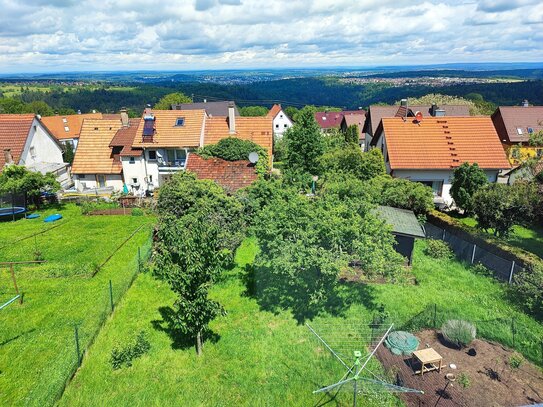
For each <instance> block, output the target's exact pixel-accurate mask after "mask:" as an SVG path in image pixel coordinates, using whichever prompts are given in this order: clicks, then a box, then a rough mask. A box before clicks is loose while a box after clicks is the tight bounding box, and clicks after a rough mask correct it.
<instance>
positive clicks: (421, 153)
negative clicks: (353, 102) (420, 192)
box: [371, 116, 510, 206]
mask: <svg viewBox="0 0 543 407" xmlns="http://www.w3.org/2000/svg"><path fill="white" fill-rule="evenodd" d="M375 134H376V136H375V137H374V138H373V139H372V140H371V148H379V149H380V150H381V151H382V152H383V156H384V160H385V166H386V170H387V173H389V174H390V175H392V176H393V177H397V178H405V179H409V180H411V181H415V182H420V183H422V184H425V185H428V186H430V187H431V188H432V190H433V192H434V197H435V202H436V204H439V205H449V206H450V205H452V204H453V201H452V198H451V196H450V189H451V182H452V176H453V171H454V170H455V168H457V167H459V166H460V165H462V164H463V163H465V162H467V163H470V164H473V163H477V164H478V165H479V167H481V168H482V169H483V170H484V172H485V174H486V176H487V178H488V180H489V181H490V182H496V181H497V179H498V174H499V172H500V171H502V170H506V169H509V168H510V165H509V162H508V160H507V157H506V155H505V152H504V150H503V147H502V145H501V143H500V141H499V139H498V135H497V133H496V130H495V129H494V125H493V124H492V120H491V119H490V117H479V116H477V117H475V116H472V117H446V116H445V117H427V118H422V120H420V121H418V120H416V119H415V118H412V117H407V118H406V117H384V118H382V119H381V124H380V125H379V126H378V127H377V130H376V133H375Z"/></svg>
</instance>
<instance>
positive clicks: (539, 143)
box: [528, 130, 543, 147]
mask: <svg viewBox="0 0 543 407" xmlns="http://www.w3.org/2000/svg"><path fill="white" fill-rule="evenodd" d="M528 144H529V145H530V146H532V147H543V130H540V131H536V132H533V133H532V134H530V137H529V139H528Z"/></svg>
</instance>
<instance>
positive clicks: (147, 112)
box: [143, 104, 153, 119]
mask: <svg viewBox="0 0 543 407" xmlns="http://www.w3.org/2000/svg"><path fill="white" fill-rule="evenodd" d="M152 117H153V111H152V109H151V105H150V104H147V105H146V106H145V110H144V111H143V118H144V119H145V118H152Z"/></svg>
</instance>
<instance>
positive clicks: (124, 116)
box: [121, 107, 130, 127]
mask: <svg viewBox="0 0 543 407" xmlns="http://www.w3.org/2000/svg"><path fill="white" fill-rule="evenodd" d="M121 123H122V124H123V127H129V126H130V121H129V120H128V112H127V110H126V107H123V108H122V109H121Z"/></svg>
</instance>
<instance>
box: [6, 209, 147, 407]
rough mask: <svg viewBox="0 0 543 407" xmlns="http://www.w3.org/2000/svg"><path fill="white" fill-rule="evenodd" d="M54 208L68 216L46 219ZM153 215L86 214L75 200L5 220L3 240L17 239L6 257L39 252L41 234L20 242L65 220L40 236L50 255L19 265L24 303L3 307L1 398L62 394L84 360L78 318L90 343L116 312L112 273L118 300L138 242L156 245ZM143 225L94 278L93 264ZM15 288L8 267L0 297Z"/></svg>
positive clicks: (23, 401) (22, 401) (37, 399)
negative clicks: (77, 338)
mask: <svg viewBox="0 0 543 407" xmlns="http://www.w3.org/2000/svg"><path fill="white" fill-rule="evenodd" d="M50 212H60V213H62V214H63V215H64V219H63V220H61V221H58V222H56V223H53V224H49V225H47V224H45V223H44V222H43V220H42V219H43V216H44V215H46V214H48V213H50ZM59 222H60V223H59ZM62 222H65V224H62ZM151 222H153V219H150V218H146V217H132V216H101V217H97V216H94V217H89V216H81V215H80V211H79V208H77V207H76V206H75V205H67V206H66V207H64V208H63V209H60V210H58V209H56V210H47V211H45V212H44V213H42V218H41V219H38V220H32V221H31V220H25V219H21V220H19V221H16V222H12V223H2V224H0V238H1V242H2V245H4V243H5V242H11V244H9V245H8V246H7V247H4V248H3V249H0V259H1V260H0V261H15V260H32V259H33V253H34V244H35V243H34V239H33V238H32V239H26V240H23V241H20V242H18V243H13V242H15V241H16V240H17V239H19V238H22V237H26V236H29V235H32V234H33V233H36V232H39V231H42V230H43V228H44V227H46V228H49V227H51V226H56V225H57V224H58V225H60V226H58V227H55V228H54V229H51V230H49V231H47V232H46V233H44V234H41V235H39V236H38V244H37V246H38V248H39V250H40V251H41V255H42V256H43V258H44V259H45V260H47V263H45V264H43V265H33V266H16V268H15V270H16V276H17V284H18V286H19V290H20V291H21V292H23V293H24V303H23V304H19V303H13V304H11V305H9V306H8V307H6V308H4V309H3V310H0V405H10V406H11V405H15V406H23V405H25V406H44V405H52V404H53V403H54V402H55V401H56V400H57V399H58V397H60V395H61V393H62V390H63V388H64V384H65V382H66V380H67V379H68V378H69V376H70V374H71V372H73V370H74V367H75V366H76V362H77V357H76V349H75V341H74V326H78V328H79V334H80V345H81V349H84V348H85V347H87V346H88V344H89V343H90V341H91V339H92V338H93V336H94V334H95V333H96V332H97V330H98V328H99V327H100V326H101V324H102V322H103V321H104V320H105V318H106V317H107V315H108V313H109V312H110V307H111V305H110V293H109V281H110V280H111V283H112V287H113V297H114V301H118V300H119V299H120V298H121V296H122V295H123V294H124V292H126V289H127V288H128V286H129V285H130V283H131V281H132V279H133V276H134V275H135V273H136V272H137V270H138V258H137V257H138V247H142V248H143V249H142V250H143V253H145V252H146V251H147V250H148V247H149V244H150V243H149V232H150V223H151ZM45 225H47V226H45ZM141 225H145V226H144V227H143V228H142V229H141V230H140V231H139V232H138V233H136V234H135V235H134V237H133V238H132V239H130V240H129V241H128V242H127V244H126V245H124V246H123V247H122V248H121V249H120V250H119V251H118V252H117V253H116V254H115V255H114V256H113V257H112V258H111V259H110V261H108V263H107V264H105V265H104V267H103V268H102V269H100V271H99V272H98V273H97V274H96V276H95V277H94V278H91V277H90V275H91V273H92V271H94V269H93V268H92V265H93V264H100V263H102V262H103V261H104V260H105V259H106V258H107V257H108V256H109V255H110V254H112V253H113V252H114V251H115V249H117V248H118V247H119V246H120V245H121V243H122V242H123V241H124V240H125V239H126V238H127V237H128V236H129V235H130V234H131V233H132V232H134V231H135V230H136V229H137V228H138V227H140V226H141ZM78 267H79V268H78ZM14 294H15V293H14V288H13V285H12V282H11V277H10V274H9V271H8V269H6V268H5V267H3V268H1V269H0V302H2V303H3V301H5V300H7V299H8V298H11V297H13V295H14Z"/></svg>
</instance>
